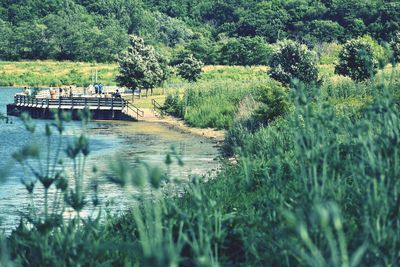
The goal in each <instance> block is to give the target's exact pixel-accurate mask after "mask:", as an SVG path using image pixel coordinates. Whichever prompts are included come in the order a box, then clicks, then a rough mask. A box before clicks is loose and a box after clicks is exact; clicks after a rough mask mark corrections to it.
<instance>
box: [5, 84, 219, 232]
mask: <svg viewBox="0 0 400 267" xmlns="http://www.w3.org/2000/svg"><path fill="white" fill-rule="evenodd" d="M19 91H21V90H19V89H0V113H3V114H5V113H6V104H7V103H10V102H12V101H13V96H14V94H15V93H17V92H19ZM48 122H49V121H44V120H35V123H36V124H37V132H38V133H37V134H35V135H34V136H32V135H31V134H29V133H27V131H26V130H25V128H24V127H23V125H22V123H21V122H20V121H19V119H18V118H12V124H6V123H5V122H0V168H1V169H5V168H10V175H9V176H8V178H7V180H6V181H5V182H4V183H3V184H0V220H1V228H3V229H6V231H9V230H10V229H12V228H13V227H15V225H16V223H17V222H18V220H19V218H20V214H21V212H23V211H24V210H25V209H26V207H27V205H28V204H30V202H31V201H32V200H31V199H30V198H29V197H28V195H27V193H26V189H25V188H24V186H23V185H22V184H21V182H20V180H21V178H22V177H26V176H24V172H23V170H22V169H21V168H20V166H18V165H17V164H16V163H15V162H13V160H12V159H11V154H12V153H13V152H14V151H16V150H17V149H18V148H21V147H23V146H24V144H27V143H28V142H37V143H39V144H45V140H44V137H43V136H42V135H43V134H42V133H43V131H44V127H43V126H44V125H45V124H46V123H48ZM80 132H81V127H80V123H79V122H71V123H70V124H69V125H68V128H67V131H66V134H65V137H64V141H63V142H64V143H68V142H69V141H71V140H73V138H74V137H75V136H76V135H78V134H80ZM88 134H89V137H90V150H91V154H90V156H89V160H88V164H87V168H86V169H87V172H86V173H87V174H88V175H89V176H90V174H91V172H90V170H91V169H92V167H93V166H97V167H98V168H99V169H100V170H101V171H100V173H103V172H102V171H104V170H106V169H107V166H108V165H109V164H110V162H111V161H112V160H113V159H115V158H117V157H119V158H122V159H124V160H126V161H127V162H128V163H130V164H132V165H134V164H136V160H137V159H141V160H144V161H146V162H148V163H150V164H153V165H157V166H163V162H164V160H165V155H166V153H167V151H168V150H169V149H170V147H171V146H172V145H173V146H175V148H176V149H177V151H178V153H180V154H181V155H182V158H183V161H184V163H185V164H184V166H183V167H179V166H177V165H176V166H174V167H173V168H172V169H171V174H172V175H173V176H175V177H180V178H181V179H183V180H187V179H188V177H189V176H190V175H203V174H206V173H209V172H210V171H212V170H216V169H217V168H218V163H217V161H215V160H214V158H215V157H216V156H217V154H218V151H217V149H216V148H215V145H214V144H213V143H212V142H210V141H209V140H206V139H203V138H200V137H194V136H191V135H187V134H183V133H180V132H178V131H175V130H171V129H169V128H168V127H167V126H163V125H160V124H154V123H144V122H92V123H91V124H90V125H89V130H88ZM53 142H56V140H53ZM65 165H66V166H67V171H68V170H71V168H72V163H71V162H68V160H65ZM104 176H105V175H102V174H100V175H98V179H99V180H100V188H99V196H100V200H101V205H102V206H105V205H107V206H109V207H110V208H111V209H113V210H115V211H117V210H122V209H125V208H126V207H127V206H128V205H130V204H132V200H131V198H130V197H128V196H129V194H132V192H130V193H127V192H126V191H123V190H121V189H120V188H118V187H117V186H115V185H113V184H111V183H109V182H108V181H107V180H106V179H105V177H104ZM89 180H90V179H86V181H87V183H86V186H87V187H89V184H90V181H89ZM35 190H36V189H35ZM36 195H37V197H36V198H35V199H34V200H33V201H34V204H36V205H40V202H41V192H40V190H39V189H38V190H36ZM90 212H91V210H90V208H88V209H87V210H85V211H84V213H86V214H89V213H90Z"/></svg>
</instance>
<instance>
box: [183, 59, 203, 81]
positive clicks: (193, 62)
mask: <svg viewBox="0 0 400 267" xmlns="http://www.w3.org/2000/svg"><path fill="white" fill-rule="evenodd" d="M203 66H204V64H203V62H201V61H200V60H197V59H196V58H195V57H193V55H190V56H188V57H187V58H185V59H184V60H183V62H182V63H181V64H179V65H178V66H177V68H178V74H179V75H180V76H181V77H182V78H184V79H185V80H188V81H189V82H195V81H197V79H198V78H199V77H200V75H201V72H202V69H203Z"/></svg>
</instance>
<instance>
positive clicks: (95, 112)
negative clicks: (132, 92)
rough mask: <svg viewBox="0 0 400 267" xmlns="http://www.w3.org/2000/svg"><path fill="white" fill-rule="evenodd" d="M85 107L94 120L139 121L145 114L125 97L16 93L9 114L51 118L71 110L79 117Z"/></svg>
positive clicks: (72, 113) (8, 106) (74, 115)
mask: <svg viewBox="0 0 400 267" xmlns="http://www.w3.org/2000/svg"><path fill="white" fill-rule="evenodd" d="M83 109H89V110H90V112H91V116H92V119H94V120H128V121H138V120H139V119H140V118H141V117H143V116H144V112H143V110H141V109H139V108H137V107H136V106H135V105H133V104H132V103H131V102H129V101H127V100H124V99H123V98H116V97H108V98H101V97H92V96H90V97H82V96H81V97H59V98H57V99H49V98H33V97H29V96H26V95H15V97H14V103H12V104H8V105H7V115H10V116H20V115H21V113H23V112H26V113H28V114H29V115H30V116H31V117H32V118H39V119H51V118H52V117H53V114H54V112H58V113H60V112H70V113H71V115H72V118H73V119H79V112H80V111H82V110H83Z"/></svg>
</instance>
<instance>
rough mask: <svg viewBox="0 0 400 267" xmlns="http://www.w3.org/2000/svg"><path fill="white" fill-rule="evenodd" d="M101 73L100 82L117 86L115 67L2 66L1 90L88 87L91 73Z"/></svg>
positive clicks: (25, 63)
mask: <svg viewBox="0 0 400 267" xmlns="http://www.w3.org/2000/svg"><path fill="white" fill-rule="evenodd" d="M95 70H97V71H98V80H99V82H102V83H104V84H107V85H114V84H115V81H114V78H115V75H116V73H117V65H116V64H100V63H93V64H92V63H83V62H69V61H20V62H4V61H3V62H0V86H6V87H22V86H30V87H54V86H62V85H71V84H74V85H77V86H86V85H89V84H90V81H91V73H92V71H95Z"/></svg>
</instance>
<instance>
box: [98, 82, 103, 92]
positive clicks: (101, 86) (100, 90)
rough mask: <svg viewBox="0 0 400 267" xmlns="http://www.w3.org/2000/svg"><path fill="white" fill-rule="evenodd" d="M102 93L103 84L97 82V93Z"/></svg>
mask: <svg viewBox="0 0 400 267" xmlns="http://www.w3.org/2000/svg"><path fill="white" fill-rule="evenodd" d="M102 93H103V84H102V83H100V84H99V94H102Z"/></svg>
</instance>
